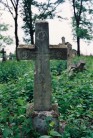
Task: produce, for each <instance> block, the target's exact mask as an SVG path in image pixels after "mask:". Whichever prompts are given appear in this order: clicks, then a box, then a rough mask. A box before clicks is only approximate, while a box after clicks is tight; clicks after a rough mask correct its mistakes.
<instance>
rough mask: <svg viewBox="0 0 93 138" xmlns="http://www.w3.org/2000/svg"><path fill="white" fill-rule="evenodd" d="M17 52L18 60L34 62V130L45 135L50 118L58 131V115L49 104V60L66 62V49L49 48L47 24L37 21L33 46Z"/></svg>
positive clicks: (59, 47)
mask: <svg viewBox="0 0 93 138" xmlns="http://www.w3.org/2000/svg"><path fill="white" fill-rule="evenodd" d="M17 50H18V58H19V59H22V60H31V59H32V60H35V75H34V104H33V106H32V107H31V109H32V108H33V111H32V112H33V113H31V114H32V116H31V117H32V120H33V121H32V122H33V127H34V129H36V130H37V131H38V132H39V133H41V134H47V131H48V130H47V125H46V121H45V120H46V118H47V117H48V116H51V118H52V120H53V121H54V122H55V129H56V130H58V124H59V121H58V116H59V114H58V111H57V110H56V111H55V110H54V109H53V106H52V102H51V99H52V88H51V76H50V59H62V60H67V47H62V44H59V45H50V46H49V28H48V22H45V21H38V22H36V24H35V45H20V46H19V47H18V49H17ZM31 109H30V110H31Z"/></svg>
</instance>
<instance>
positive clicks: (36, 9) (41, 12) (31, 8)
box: [22, 0, 63, 44]
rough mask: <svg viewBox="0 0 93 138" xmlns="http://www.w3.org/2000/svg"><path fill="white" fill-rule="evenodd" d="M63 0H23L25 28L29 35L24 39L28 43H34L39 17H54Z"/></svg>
mask: <svg viewBox="0 0 93 138" xmlns="http://www.w3.org/2000/svg"><path fill="white" fill-rule="evenodd" d="M62 2H63V0H57V1H52V0H47V1H46V2H38V1H35V0H23V11H22V15H23V21H24V26H23V29H24V31H25V34H26V36H27V37H25V38H24V40H25V41H26V42H27V43H31V44H34V38H33V35H34V31H35V28H34V25H35V21H36V20H38V19H42V20H44V19H53V18H54V17H55V16H56V9H57V7H58V6H59V4H61V3H62Z"/></svg>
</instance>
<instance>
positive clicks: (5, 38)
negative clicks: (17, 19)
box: [0, 24, 13, 49]
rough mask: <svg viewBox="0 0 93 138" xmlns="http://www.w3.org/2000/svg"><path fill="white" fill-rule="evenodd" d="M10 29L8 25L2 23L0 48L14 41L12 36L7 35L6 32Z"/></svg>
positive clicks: (0, 26)
mask: <svg viewBox="0 0 93 138" xmlns="http://www.w3.org/2000/svg"><path fill="white" fill-rule="evenodd" d="M7 30H8V25H6V24H0V49H1V48H2V47H4V46H6V45H10V44H12V43H13V40H12V38H11V37H10V36H6V35H5V33H4V32H6V31H7Z"/></svg>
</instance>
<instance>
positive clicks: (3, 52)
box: [0, 48, 6, 61]
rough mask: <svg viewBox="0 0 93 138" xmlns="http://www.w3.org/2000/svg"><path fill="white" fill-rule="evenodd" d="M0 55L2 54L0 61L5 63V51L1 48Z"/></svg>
mask: <svg viewBox="0 0 93 138" xmlns="http://www.w3.org/2000/svg"><path fill="white" fill-rule="evenodd" d="M0 53H2V61H6V51H4V48H2V50H1V51H0Z"/></svg>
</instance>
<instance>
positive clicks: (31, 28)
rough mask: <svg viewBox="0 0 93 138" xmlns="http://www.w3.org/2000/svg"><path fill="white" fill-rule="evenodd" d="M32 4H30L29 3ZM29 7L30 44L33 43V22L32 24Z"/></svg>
mask: <svg viewBox="0 0 93 138" xmlns="http://www.w3.org/2000/svg"><path fill="white" fill-rule="evenodd" d="M31 5H32V4H31ZM31 5H30V7H29V17H30V38H31V44H34V36H33V35H34V33H33V24H32V7H31Z"/></svg>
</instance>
